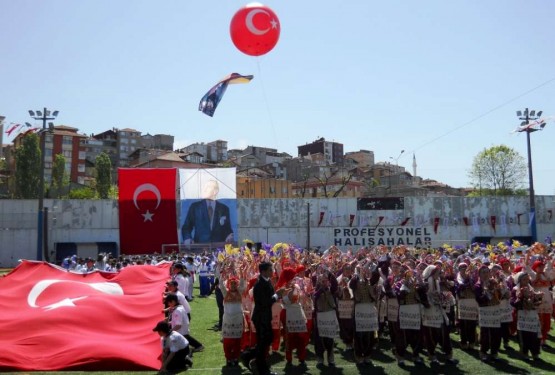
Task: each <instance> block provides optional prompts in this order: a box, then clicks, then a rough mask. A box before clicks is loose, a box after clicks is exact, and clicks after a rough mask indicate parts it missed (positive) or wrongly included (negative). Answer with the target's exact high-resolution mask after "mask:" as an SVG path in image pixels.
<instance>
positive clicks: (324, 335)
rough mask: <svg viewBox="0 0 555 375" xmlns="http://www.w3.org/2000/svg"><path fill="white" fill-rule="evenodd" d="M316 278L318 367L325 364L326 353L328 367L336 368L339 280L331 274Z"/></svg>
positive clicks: (315, 307) (315, 306)
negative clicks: (336, 300)
mask: <svg viewBox="0 0 555 375" xmlns="http://www.w3.org/2000/svg"><path fill="white" fill-rule="evenodd" d="M315 277H316V281H315V284H316V290H315V292H314V309H315V315H316V320H315V324H314V328H313V334H314V349H315V351H316V357H317V362H318V366H322V365H323V364H324V353H327V355H328V365H329V366H330V367H334V366H335V356H334V353H333V347H334V345H335V338H337V337H338V336H339V322H338V321H337V306H336V304H335V296H336V294H337V288H338V285H337V279H336V278H335V276H333V275H332V274H331V273H330V272H325V273H324V274H319V275H318V276H315Z"/></svg>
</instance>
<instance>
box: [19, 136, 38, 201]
mask: <svg viewBox="0 0 555 375" xmlns="http://www.w3.org/2000/svg"><path fill="white" fill-rule="evenodd" d="M40 167H41V152H40V146H39V136H38V135H37V134H35V133H30V134H27V135H26V136H24V137H23V139H22V141H21V146H19V147H18V148H17V149H16V150H15V196H16V197H18V198H23V199H36V198H38V197H39V194H40V189H43V190H44V186H40V174H41V173H43V171H41V169H40Z"/></svg>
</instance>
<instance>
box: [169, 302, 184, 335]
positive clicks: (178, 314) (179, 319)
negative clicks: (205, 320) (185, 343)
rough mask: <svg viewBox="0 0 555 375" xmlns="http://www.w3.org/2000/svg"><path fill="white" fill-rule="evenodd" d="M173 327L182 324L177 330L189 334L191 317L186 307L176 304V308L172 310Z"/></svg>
mask: <svg viewBox="0 0 555 375" xmlns="http://www.w3.org/2000/svg"><path fill="white" fill-rule="evenodd" d="M170 324H171V326H172V328H173V327H175V326H179V325H180V326H181V328H180V329H179V330H178V331H177V332H179V333H181V334H182V335H188V334H189V317H188V316H187V312H186V311H185V308H184V307H183V306H181V305H178V306H176V308H175V309H174V310H173V311H172V319H171V322H170Z"/></svg>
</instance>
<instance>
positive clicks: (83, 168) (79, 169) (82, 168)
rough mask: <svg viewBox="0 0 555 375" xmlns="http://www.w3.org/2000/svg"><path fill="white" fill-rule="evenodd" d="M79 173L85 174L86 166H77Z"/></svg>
mask: <svg viewBox="0 0 555 375" xmlns="http://www.w3.org/2000/svg"><path fill="white" fill-rule="evenodd" d="M77 172H79V173H83V172H85V164H79V165H77Z"/></svg>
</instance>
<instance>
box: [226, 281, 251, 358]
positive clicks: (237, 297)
mask: <svg viewBox="0 0 555 375" xmlns="http://www.w3.org/2000/svg"><path fill="white" fill-rule="evenodd" d="M245 287H246V283H245V280H244V279H243V278H242V279H241V281H239V279H238V278H237V277H235V276H232V277H230V278H229V279H227V281H225V282H222V283H220V289H221V291H222V294H223V295H224V316H223V324H222V336H223V346H224V353H225V359H226V360H227V365H228V366H232V367H233V366H239V355H240V354H241V338H242V336H243V331H244V326H245V325H244V316H243V309H242V302H241V301H242V297H241V295H242V293H243V291H244V290H245V289H246V288H245Z"/></svg>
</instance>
